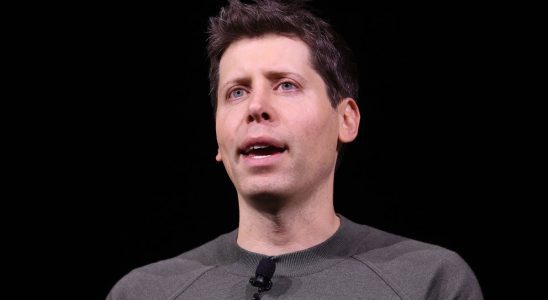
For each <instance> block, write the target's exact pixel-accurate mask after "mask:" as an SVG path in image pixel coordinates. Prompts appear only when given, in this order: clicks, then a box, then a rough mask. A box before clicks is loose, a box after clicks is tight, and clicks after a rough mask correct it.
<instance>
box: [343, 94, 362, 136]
mask: <svg viewBox="0 0 548 300" xmlns="http://www.w3.org/2000/svg"><path fill="white" fill-rule="evenodd" d="M338 112H339V122H340V124H339V125H340V126H339V141H340V142H342V143H350V142H352V141H353V140H354V139H355V138H356V136H358V129H359V127H360V109H359V108H358V104H357V103H356V101H355V100H354V99H352V98H345V99H343V100H342V101H341V103H339V106H338Z"/></svg>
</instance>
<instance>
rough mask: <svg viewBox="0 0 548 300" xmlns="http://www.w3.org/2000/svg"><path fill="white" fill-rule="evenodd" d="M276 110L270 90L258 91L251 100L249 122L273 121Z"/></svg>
mask: <svg viewBox="0 0 548 300" xmlns="http://www.w3.org/2000/svg"><path fill="white" fill-rule="evenodd" d="M273 116H274V109H273V107H272V103H271V98H270V95H269V93H268V90H267V89H266V90H256V91H255V93H254V94H253V95H252V96H251V99H249V105H248V115H247V122H248V123H251V122H257V123H260V122H265V121H272V117H273Z"/></svg>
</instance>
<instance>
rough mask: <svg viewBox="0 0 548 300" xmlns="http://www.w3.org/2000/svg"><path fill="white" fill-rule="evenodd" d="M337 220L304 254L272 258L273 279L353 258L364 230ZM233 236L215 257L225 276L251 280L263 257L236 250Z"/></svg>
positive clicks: (234, 234)
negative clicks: (328, 234) (330, 232)
mask: <svg viewBox="0 0 548 300" xmlns="http://www.w3.org/2000/svg"><path fill="white" fill-rule="evenodd" d="M338 216H339V218H340V220H341V223H340V226H339V228H338V229H337V231H336V232H335V233H334V234H333V235H332V236H331V237H330V238H328V239H327V240H326V241H324V242H322V243H320V244H318V245H316V246H313V247H311V248H308V249H305V250H301V251H296V252H291V253H286V254H282V255H278V256H274V261H275V263H276V272H275V273H274V277H294V276H304V275H309V274H313V273H316V272H319V271H321V270H324V269H326V268H328V267H330V266H332V265H334V264H337V263H338V262H340V261H341V260H343V259H345V258H348V257H350V256H351V255H353V254H355V253H356V252H357V251H358V247H359V246H360V244H361V243H360V242H361V241H362V240H363V239H364V238H365V236H366V235H367V233H368V227H367V226H364V225H359V224H356V223H354V222H352V221H350V220H348V219H346V218H345V217H343V216H341V215H339V214H338ZM237 233H238V230H237V229H236V230H234V231H232V232H230V233H227V234H226V235H224V236H223V237H222V238H221V239H220V240H219V244H218V247H217V255H219V256H220V257H222V258H223V259H221V261H220V264H221V266H220V267H221V268H224V269H225V270H226V271H227V272H229V273H233V274H237V275H242V276H251V275H253V274H255V270H256V268H257V265H258V264H259V261H260V260H261V259H263V258H265V257H267V256H266V255H263V254H260V253H255V252H250V251H247V250H245V249H243V248H241V247H240V246H238V244H237V243H236V237H237Z"/></svg>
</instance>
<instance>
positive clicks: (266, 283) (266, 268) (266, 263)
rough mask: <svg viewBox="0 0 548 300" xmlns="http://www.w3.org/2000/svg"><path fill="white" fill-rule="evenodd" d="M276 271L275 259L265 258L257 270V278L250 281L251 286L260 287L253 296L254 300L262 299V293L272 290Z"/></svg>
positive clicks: (271, 257)
mask: <svg viewBox="0 0 548 300" xmlns="http://www.w3.org/2000/svg"><path fill="white" fill-rule="evenodd" d="M275 271H276V264H275V263H274V257H273V256H270V257H265V258H263V259H261V261H260V262H259V265H258V266H257V270H256V271H255V277H251V278H250V279H249V283H251V285H253V286H255V287H258V288H259V290H258V292H257V293H255V294H254V295H253V298H252V299H253V300H258V299H261V293H263V292H266V291H268V290H270V289H271V288H272V281H271V279H272V275H274V272H275Z"/></svg>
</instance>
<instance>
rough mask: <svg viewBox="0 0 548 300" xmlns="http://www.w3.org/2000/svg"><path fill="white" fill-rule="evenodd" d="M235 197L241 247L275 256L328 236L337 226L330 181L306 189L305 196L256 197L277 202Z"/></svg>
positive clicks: (296, 249) (314, 243)
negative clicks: (324, 184)
mask: <svg viewBox="0 0 548 300" xmlns="http://www.w3.org/2000/svg"><path fill="white" fill-rule="evenodd" d="M252 201H257V200H249V199H245V198H244V197H242V196H241V195H239V197H238V202H239V208H240V224H239V228H238V237H237V243H238V245H239V246H240V247H242V248H243V249H246V250H248V251H251V252H256V253H260V254H264V255H269V256H275V255H281V254H285V253H289V252H295V251H300V250H304V249H308V248H310V247H313V246H315V245H318V244H320V243H322V242H324V241H326V240H327V239H328V238H330V237H331V236H332V235H333V234H334V233H335V232H336V231H337V229H338V228H339V225H340V220H339V218H338V217H337V215H336V214H335V209H334V207H333V185H332V184H330V185H328V186H326V187H325V188H323V189H317V190H316V191H314V192H312V193H309V194H308V196H307V197H294V198H292V199H288V198H285V199H276V198H275V197H270V198H267V199H262V200H259V201H275V202H277V203H278V204H279V205H278V206H277V207H276V209H273V207H275V206H276V205H273V204H272V203H270V204H269V205H256V203H253V202H252Z"/></svg>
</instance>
